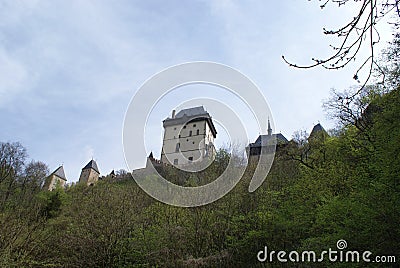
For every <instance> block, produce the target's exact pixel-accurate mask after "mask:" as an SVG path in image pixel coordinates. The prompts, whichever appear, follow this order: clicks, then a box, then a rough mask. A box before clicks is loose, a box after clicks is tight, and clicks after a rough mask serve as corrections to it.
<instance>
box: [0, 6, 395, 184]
mask: <svg viewBox="0 0 400 268" xmlns="http://www.w3.org/2000/svg"><path fill="white" fill-rule="evenodd" d="M352 5H355V4H352ZM354 12H355V7H354V6H351V5H350V4H349V5H348V6H346V7H345V8H340V9H338V8H337V7H336V6H334V5H331V6H328V8H326V9H324V10H321V9H320V8H319V2H318V1H306V0H282V1H234V0H232V1H230V0H221V1H212V0H209V1H206V0H201V1H195V0H194V1H178V0H177V1H151V0H150V1H128V0H121V1H102V0H97V1H91V0H86V1H77V0H75V1H74V0H72V1H47V0H43V1H41V0H29V1H22V0H15V1H2V0H0V121H1V128H0V141H2V142H14V141H18V142H20V143H21V144H22V145H23V146H24V147H26V148H27V151H28V154H29V157H30V158H32V159H34V160H38V161H43V162H45V163H46V164H47V165H48V166H49V168H50V170H51V171H53V170H55V169H56V168H57V167H58V166H59V165H61V164H62V165H64V170H65V173H66V176H67V179H68V181H69V182H74V181H77V180H78V179H79V174H80V172H81V169H82V167H84V166H85V165H86V164H87V162H89V161H90V160H91V159H94V160H96V162H97V164H98V166H99V169H100V172H101V175H107V174H109V173H110V172H111V170H113V169H114V170H119V169H127V167H126V164H125V160H124V153H123V145H122V131H123V127H122V126H123V122H124V117H125V112H126V110H127V107H128V105H129V103H130V101H131V99H132V97H133V96H134V94H135V93H136V92H137V90H138V89H139V88H140V86H141V85H142V84H143V83H144V82H145V81H146V80H147V79H149V78H150V77H151V76H153V75H154V74H156V73H158V72H160V71H161V70H164V69H165V68H168V67H169V66H173V65H177V64H180V63H185V62H191V61H211V62H218V63H221V64H225V65H228V66H231V67H233V68H235V69H237V70H239V71H240V72H242V73H243V74H245V75H246V76H247V77H249V78H250V79H251V80H252V81H253V82H254V83H255V84H256V85H257V86H258V87H259V89H260V91H261V92H262V93H263V94H264V96H265V98H266V99H267V101H268V104H269V106H270V109H271V111H272V115H273V121H274V126H275V129H274V132H281V133H283V134H284V135H285V136H286V137H287V138H288V139H290V138H291V137H292V135H293V133H294V132H295V131H298V130H305V131H308V132H310V131H311V129H312V127H313V125H314V124H317V123H318V122H320V123H321V124H322V125H323V126H324V127H325V128H326V129H330V128H333V127H334V125H335V124H334V122H333V121H332V120H331V119H329V118H328V117H327V115H326V112H325V111H324V109H323V108H322V103H323V101H324V100H326V99H328V98H329V94H330V91H331V89H332V88H335V89H338V90H344V89H347V88H349V87H350V86H352V85H354V84H356V82H355V81H354V80H353V79H352V77H353V74H354V70H355V68H356V67H357V66H350V67H349V68H346V69H342V70H340V71H326V70H324V69H321V68H315V69H310V70H299V69H294V68H290V67H289V66H288V65H286V64H285V63H284V62H283V61H282V58H281V56H282V55H285V57H286V58H287V59H289V60H291V61H293V62H295V63H298V64H307V63H310V62H311V60H310V59H311V58H312V57H324V56H328V55H330V53H331V52H332V51H331V50H330V48H329V44H330V43H334V42H335V40H334V39H332V38H329V37H326V36H324V35H323V34H322V28H323V27H327V28H334V27H335V26H339V25H341V24H343V23H344V22H345V21H347V19H348V18H351V17H352V16H354ZM380 30H381V32H380V33H381V38H382V40H381V42H380V44H379V45H378V47H377V48H384V47H385V44H386V42H387V41H389V40H390V38H391V29H390V28H389V27H387V26H385V27H382V29H380ZM361 53H366V52H361ZM361 55H362V54H361ZM365 55H366V54H365ZM171 94H172V95H170V96H166V97H165V99H164V100H162V101H160V103H158V104H157V105H156V106H155V109H153V112H152V114H151V115H150V116H149V122H148V125H147V126H146V150H147V152H150V151H153V153H154V154H155V156H157V155H158V156H159V154H160V151H161V142H162V131H163V128H162V122H161V121H162V119H165V118H166V117H168V116H170V110H171V109H170V108H171V107H179V106H180V105H182V103H184V102H185V98H187V99H188V100H189V99H191V98H198V97H210V98H215V99H218V100H219V101H221V102H224V103H230V106H231V107H232V108H233V109H235V107H236V108H237V109H241V108H240V105H239V104H238V105H235V102H237V100H234V97H232V96H231V95H229V94H228V93H227V92H225V93H224V92H220V91H218V90H217V89H216V87H212V86H207V85H199V86H192V87H191V88H190V87H188V88H187V90H186V91H185V89H184V88H181V89H180V93H179V92H178V91H177V92H175V93H171ZM174 94H175V95H174ZM205 108H206V109H207V107H205ZM238 113H240V114H245V113H241V112H238ZM211 116H213V115H211ZM243 120H244V121H246V116H245V115H244V119H243ZM247 121H249V120H247ZM143 130H144V127H143V126H141V127H139V126H138V131H143ZM217 131H219V133H221V138H220V139H218V138H219V137H218V136H217V140H216V145H217V146H222V145H223V144H226V143H227V140H226V137H227V136H226V135H224V131H223V126H220V125H217ZM261 132H262V131H261ZM259 134H261V133H260V131H258V132H257V130H251V131H249V133H248V135H249V141H254V140H255V139H256V138H257V136H258V135H259ZM228 142H229V141H228ZM138 167H139V166H138Z"/></svg>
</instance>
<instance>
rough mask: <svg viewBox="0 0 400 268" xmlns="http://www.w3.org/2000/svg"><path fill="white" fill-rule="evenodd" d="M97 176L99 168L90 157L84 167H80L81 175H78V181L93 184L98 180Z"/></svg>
mask: <svg viewBox="0 0 400 268" xmlns="http://www.w3.org/2000/svg"><path fill="white" fill-rule="evenodd" d="M99 176H100V172H99V168H98V167H97V164H96V161H94V160H93V159H92V160H90V162H89V163H87V165H86V166H85V167H84V168H82V172H81V176H80V177H79V183H86V185H93V184H94V183H96V182H97V181H98V180H99Z"/></svg>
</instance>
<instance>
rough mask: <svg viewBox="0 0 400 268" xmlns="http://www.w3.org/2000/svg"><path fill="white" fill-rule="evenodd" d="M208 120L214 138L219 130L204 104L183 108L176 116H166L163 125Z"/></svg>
mask: <svg viewBox="0 0 400 268" xmlns="http://www.w3.org/2000/svg"><path fill="white" fill-rule="evenodd" d="M199 120H206V121H207V123H208V125H209V126H210V129H211V132H212V134H213V136H214V138H215V137H216V136H217V130H216V129H215V126H214V123H213V121H212V118H211V116H210V114H209V113H208V112H207V111H206V110H204V107H203V106H197V107H192V108H188V109H183V110H181V111H179V112H178V113H177V114H176V115H175V117H174V118H170V117H168V118H166V119H165V120H164V121H163V126H164V127H166V126H173V125H181V124H185V123H189V122H194V121H199Z"/></svg>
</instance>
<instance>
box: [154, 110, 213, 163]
mask: <svg viewBox="0 0 400 268" xmlns="http://www.w3.org/2000/svg"><path fill="white" fill-rule="evenodd" d="M163 126H164V139H163V146H162V152H161V161H162V162H163V163H165V164H173V165H174V166H183V165H188V164H191V163H193V162H201V161H203V160H206V159H214V156H215V147H214V139H215V137H216V135H217V131H216V129H215V126H214V124H213V121H212V118H211V116H210V114H209V113H208V112H206V111H205V110H204V108H203V106H198V107H193V108H189V109H183V110H181V111H180V112H178V113H177V114H175V110H174V111H172V117H171V118H169V117H168V118H166V119H165V120H164V121H163Z"/></svg>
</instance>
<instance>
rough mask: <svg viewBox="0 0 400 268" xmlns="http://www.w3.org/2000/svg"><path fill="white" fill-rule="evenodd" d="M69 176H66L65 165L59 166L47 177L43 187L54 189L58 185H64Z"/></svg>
mask: <svg viewBox="0 0 400 268" xmlns="http://www.w3.org/2000/svg"><path fill="white" fill-rule="evenodd" d="M66 181H67V178H66V177H65V173H64V168H63V166H59V167H58V168H57V169H56V170H54V171H53V173H51V174H50V175H49V176H48V177H47V178H46V181H45V183H44V185H43V189H45V190H48V191H53V190H54V189H56V188H57V187H62V188H63V187H64V185H65V182H66Z"/></svg>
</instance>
